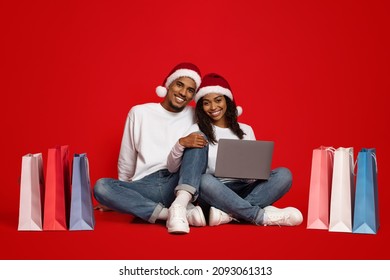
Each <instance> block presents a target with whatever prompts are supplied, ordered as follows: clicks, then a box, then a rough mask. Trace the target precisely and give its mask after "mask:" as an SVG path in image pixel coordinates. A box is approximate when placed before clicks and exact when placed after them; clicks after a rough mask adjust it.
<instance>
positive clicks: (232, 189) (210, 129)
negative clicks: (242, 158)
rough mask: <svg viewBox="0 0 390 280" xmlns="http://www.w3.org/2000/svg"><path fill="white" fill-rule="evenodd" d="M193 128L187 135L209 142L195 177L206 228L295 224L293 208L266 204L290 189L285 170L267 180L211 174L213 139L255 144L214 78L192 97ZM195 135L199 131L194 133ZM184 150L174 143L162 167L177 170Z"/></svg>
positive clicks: (215, 144)
mask: <svg viewBox="0 0 390 280" xmlns="http://www.w3.org/2000/svg"><path fill="white" fill-rule="evenodd" d="M195 102H196V110H195V112H196V117H197V124H195V125H193V126H192V127H191V128H190V132H198V131H201V132H202V133H203V134H204V135H205V137H206V138H207V140H208V142H209V151H208V167H207V171H206V173H205V174H204V175H202V178H201V184H200V193H199V197H200V199H201V200H203V201H205V202H206V203H207V204H209V205H211V206H212V207H211V208H210V214H209V225H211V226H216V225H220V224H225V223H229V222H231V221H232V220H233V219H235V220H244V221H247V222H250V223H253V224H256V225H265V226H266V225H279V226H295V225H299V224H300V223H301V222H302V220H303V218H302V214H301V212H300V211H299V210H298V209H296V208H293V207H287V208H284V209H279V208H276V207H274V206H271V205H272V204H273V203H274V202H275V201H277V200H279V199H280V198H281V197H282V196H283V195H284V194H285V193H287V191H288V190H289V189H290V187H291V183H292V176H291V173H290V171H289V170H288V169H287V168H277V169H275V170H272V171H271V176H270V178H269V179H268V180H242V179H232V178H218V177H216V176H214V171H215V163H216V155H217V149H218V141H219V139H222V138H227V139H242V140H255V139H256V138H255V135H254V132H253V129H252V128H251V127H250V126H249V125H246V124H243V123H239V122H237V115H239V113H241V112H242V109H241V107H237V106H236V104H235V102H234V101H233V94H232V91H231V88H230V85H229V84H228V82H227V81H226V80H225V79H224V78H223V77H222V76H220V75H218V74H214V73H211V74H208V75H206V76H205V77H204V78H203V80H202V84H201V86H200V87H199V90H198V92H197V94H196V96H195ZM198 133H199V132H198ZM183 151H184V147H183V146H181V145H180V143H176V145H175V146H174V147H173V149H172V151H171V154H170V155H169V157H168V169H169V171H170V172H175V171H177V170H178V169H179V167H180V163H181V155H182V154H183Z"/></svg>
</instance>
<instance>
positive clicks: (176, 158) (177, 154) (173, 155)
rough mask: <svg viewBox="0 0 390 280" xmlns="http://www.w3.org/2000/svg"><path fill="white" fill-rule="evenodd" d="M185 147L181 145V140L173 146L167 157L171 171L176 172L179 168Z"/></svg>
mask: <svg viewBox="0 0 390 280" xmlns="http://www.w3.org/2000/svg"><path fill="white" fill-rule="evenodd" d="M184 149H185V147H184V146H182V145H180V143H179V141H177V142H176V144H175V146H173V148H172V150H171V152H170V153H169V155H168V159H167V167H168V171H169V172H171V173H175V172H177V171H178V170H179V168H180V165H181V159H182V156H183V153H184Z"/></svg>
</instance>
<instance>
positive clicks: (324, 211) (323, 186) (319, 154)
mask: <svg viewBox="0 0 390 280" xmlns="http://www.w3.org/2000/svg"><path fill="white" fill-rule="evenodd" d="M334 151H335V149H334V148H332V147H324V146H321V147H319V148H316V149H314V150H313V155H312V164H311V175H310V188H309V207H308V215H307V228H308V229H328V227H329V204H330V191H331V186H332V173H333V154H334Z"/></svg>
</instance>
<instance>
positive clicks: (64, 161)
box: [43, 146, 70, 230]
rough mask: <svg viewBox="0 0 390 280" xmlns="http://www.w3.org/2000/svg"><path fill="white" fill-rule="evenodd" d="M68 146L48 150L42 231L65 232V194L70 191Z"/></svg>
mask: <svg viewBox="0 0 390 280" xmlns="http://www.w3.org/2000/svg"><path fill="white" fill-rule="evenodd" d="M69 174H70V171H69V152H68V146H61V147H55V148H52V149H49V151H48V158H47V172H46V189H45V208H44V220H43V229H44V230H66V229H67V215H66V211H67V210H66V206H65V205H66V193H69V189H70V185H69V184H70V178H69V177H68V176H69Z"/></svg>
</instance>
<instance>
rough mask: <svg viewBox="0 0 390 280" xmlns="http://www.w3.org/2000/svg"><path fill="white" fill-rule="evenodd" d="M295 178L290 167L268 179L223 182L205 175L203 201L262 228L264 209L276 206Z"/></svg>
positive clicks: (202, 192)
mask: <svg viewBox="0 0 390 280" xmlns="http://www.w3.org/2000/svg"><path fill="white" fill-rule="evenodd" d="M291 184H292V175H291V172H290V171H289V170H288V169H287V168H283V167H280V168H277V169H274V170H272V171H271V176H270V178H269V179H268V180H256V181H254V182H247V181H244V180H242V181H241V180H239V181H231V182H226V183H222V182H221V181H220V180H219V179H218V178H217V177H215V176H214V175H212V174H204V175H202V179H201V183H200V194H199V198H200V200H202V201H204V202H206V203H207V204H209V205H211V206H214V207H216V208H218V209H220V210H222V211H224V212H226V213H228V214H230V215H232V217H234V218H236V219H240V220H245V221H247V222H250V223H253V224H256V225H261V224H262V223H263V216H264V209H263V208H264V207H266V206H268V205H271V204H273V203H274V202H275V201H277V200H278V199H280V198H281V197H282V196H283V195H284V194H286V193H287V192H288V191H289V189H290V188H291Z"/></svg>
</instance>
